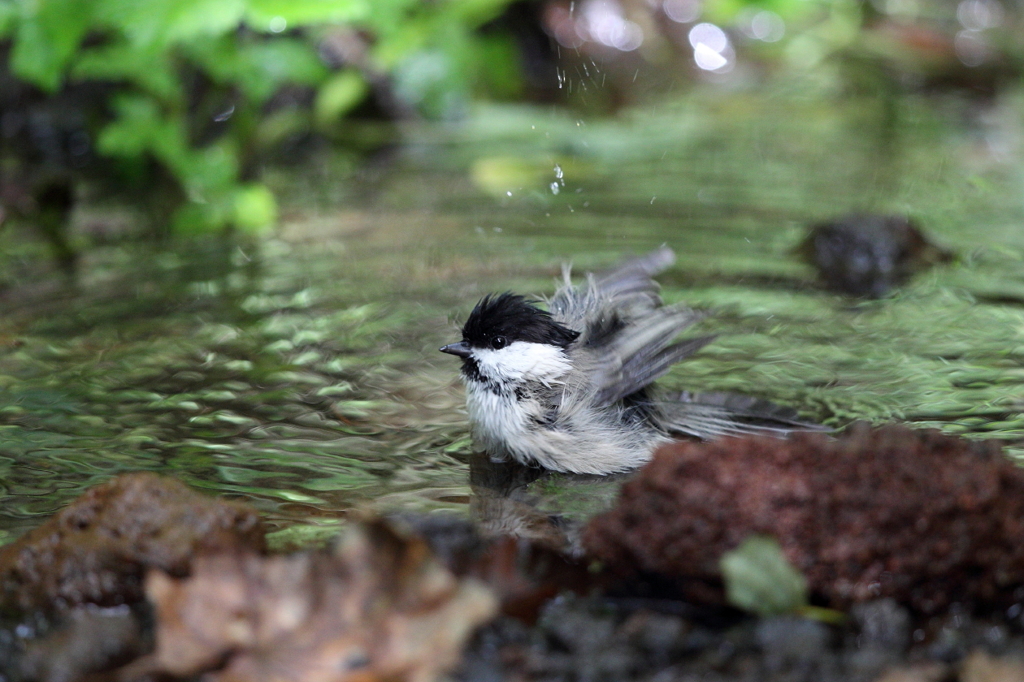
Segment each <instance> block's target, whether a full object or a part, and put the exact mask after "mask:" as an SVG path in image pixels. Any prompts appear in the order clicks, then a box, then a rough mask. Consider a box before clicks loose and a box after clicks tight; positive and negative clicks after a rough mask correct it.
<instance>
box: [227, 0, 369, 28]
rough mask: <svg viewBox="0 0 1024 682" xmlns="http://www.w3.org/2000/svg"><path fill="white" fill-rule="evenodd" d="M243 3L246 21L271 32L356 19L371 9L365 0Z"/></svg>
mask: <svg viewBox="0 0 1024 682" xmlns="http://www.w3.org/2000/svg"><path fill="white" fill-rule="evenodd" d="M247 4H248V9H247V12H246V19H245V20H246V23H247V24H249V25H250V26H251V27H252V28H254V29H257V30H259V31H273V32H275V33H280V32H281V31H283V30H286V29H289V28H295V27H297V26H306V25H310V24H328V23H352V22H357V21H361V20H363V19H365V18H367V17H368V16H369V15H370V12H371V10H370V8H371V4H370V2H369V0H248V3H247ZM374 11H375V10H374Z"/></svg>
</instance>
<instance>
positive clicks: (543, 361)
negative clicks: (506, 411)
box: [473, 341, 571, 383]
mask: <svg viewBox="0 0 1024 682" xmlns="http://www.w3.org/2000/svg"><path fill="white" fill-rule="evenodd" d="M473 356H474V358H475V359H476V362H477V365H478V366H479V367H480V372H481V374H483V375H484V376H487V377H490V378H492V379H494V380H495V381H499V382H501V381H523V380H527V381H541V382H544V383H549V382H552V381H556V380H557V379H558V378H559V377H561V376H562V375H564V374H565V373H566V372H568V371H569V370H570V369H571V365H570V364H569V358H568V357H567V356H566V354H565V351H563V350H562V349H561V348H559V347H558V346H551V345H549V344H546V343H530V342H528V341H516V342H514V343H511V344H509V345H508V346H506V347H505V348H502V349H500V350H490V349H476V350H474V351H473Z"/></svg>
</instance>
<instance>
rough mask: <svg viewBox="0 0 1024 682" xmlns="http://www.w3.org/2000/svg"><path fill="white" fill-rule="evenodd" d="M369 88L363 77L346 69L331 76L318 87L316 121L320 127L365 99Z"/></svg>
mask: <svg viewBox="0 0 1024 682" xmlns="http://www.w3.org/2000/svg"><path fill="white" fill-rule="evenodd" d="M369 90H370V88H369V86H367V84H366V81H365V80H364V79H363V76H362V75H361V74H360V73H359V72H358V71H355V70H353V69H347V70H345V71H342V72H340V73H338V74H337V75H335V76H333V77H332V78H331V79H330V80H329V81H327V82H326V83H324V84H323V85H322V86H321V87H320V91H319V92H317V96H316V105H315V111H316V121H317V124H318V125H320V126H324V127H326V126H329V125H331V124H332V123H336V122H337V121H338V119H340V118H341V117H342V116H344V115H345V114H347V113H348V112H349V110H351V109H352V108H353V107H354V106H356V105H357V104H359V103H360V102H362V101H363V99H365V98H366V95H367V93H368V92H369Z"/></svg>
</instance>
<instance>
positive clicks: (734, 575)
mask: <svg viewBox="0 0 1024 682" xmlns="http://www.w3.org/2000/svg"><path fill="white" fill-rule="evenodd" d="M719 567H720V568H721V571H722V576H723V578H724V579H725V596H726V599H727V600H728V602H729V603H730V604H732V605H733V606H735V607H737V608H740V609H743V610H744V611H749V612H751V613H755V614H757V615H759V616H774V615H779V614H783V613H792V612H794V611H797V610H799V609H801V608H802V607H804V606H806V605H807V580H806V579H805V578H804V577H803V575H801V574H800V572H799V571H797V570H796V569H795V568H794V567H793V565H792V564H790V563H789V561H788V560H787V559H786V556H785V555H784V554H783V553H782V547H781V546H780V545H779V543H778V541H777V540H775V538H771V537H767V536H764V535H754V536H751V537H749V538H747V539H746V540H744V541H743V542H742V543H741V544H740V546H739V547H737V548H736V549H734V550H732V551H731V552H726V553H725V554H723V555H722V558H721V560H720V561H719Z"/></svg>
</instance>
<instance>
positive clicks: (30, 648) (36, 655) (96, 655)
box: [0, 605, 150, 682]
mask: <svg viewBox="0 0 1024 682" xmlns="http://www.w3.org/2000/svg"><path fill="white" fill-rule="evenodd" d="M149 644H150V643H149V642H148V641H147V638H146V637H145V636H144V634H143V627H142V623H141V622H140V619H139V616H138V614H137V613H136V612H135V611H133V610H132V609H131V608H130V607H128V606H125V605H122V606H114V607H108V608H100V607H96V606H92V605H86V606H80V607H78V608H75V609H72V610H71V611H70V612H68V613H67V614H66V615H65V617H64V618H63V623H62V625H61V626H60V627H58V628H57V629H55V630H54V631H52V632H50V633H49V634H48V635H47V636H45V637H41V638H39V639H35V640H31V641H29V642H28V643H27V644H26V645H25V649H24V653H23V654H22V655H21V657H20V660H19V661H18V664H17V667H18V670H17V673H16V679H25V680H40V681H41V682H71V681H72V680H80V679H82V678H83V677H84V676H86V675H88V674H90V673H96V672H101V671H105V670H110V669H111V668H114V667H116V666H118V665H122V664H124V663H127V662H128V661H130V660H132V659H134V658H135V657H137V656H139V655H141V654H143V653H145V650H146V649H147V648H148V646H149ZM2 667H3V666H0V668H2Z"/></svg>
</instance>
